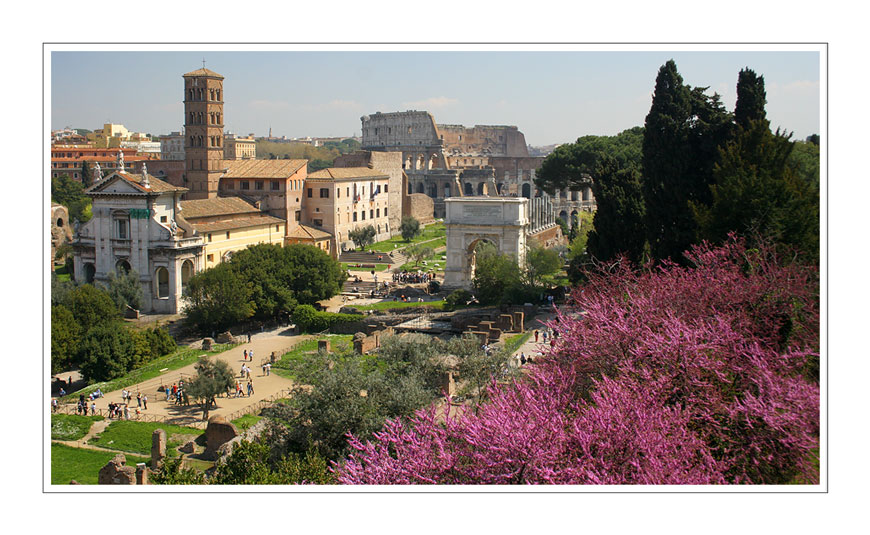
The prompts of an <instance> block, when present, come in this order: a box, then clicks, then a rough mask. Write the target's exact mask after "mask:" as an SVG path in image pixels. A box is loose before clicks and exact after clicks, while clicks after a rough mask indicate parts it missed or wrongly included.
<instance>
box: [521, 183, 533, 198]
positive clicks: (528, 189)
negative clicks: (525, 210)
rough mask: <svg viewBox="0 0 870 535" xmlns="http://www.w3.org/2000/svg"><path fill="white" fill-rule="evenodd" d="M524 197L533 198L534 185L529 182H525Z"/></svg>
mask: <svg viewBox="0 0 870 535" xmlns="http://www.w3.org/2000/svg"><path fill="white" fill-rule="evenodd" d="M523 197H525V198H526V199H531V198H532V186H530V185H529V184H528V183H525V184H523Z"/></svg>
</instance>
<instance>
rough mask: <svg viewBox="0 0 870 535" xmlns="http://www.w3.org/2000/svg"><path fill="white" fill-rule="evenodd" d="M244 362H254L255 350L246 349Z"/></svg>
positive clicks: (243, 354) (243, 356)
mask: <svg viewBox="0 0 870 535" xmlns="http://www.w3.org/2000/svg"><path fill="white" fill-rule="evenodd" d="M249 341H250V340H249ZM242 360H244V361H245V362H248V360H250V361H251V362H254V350H253V349H246V350H245V351H244V352H243V353H242Z"/></svg>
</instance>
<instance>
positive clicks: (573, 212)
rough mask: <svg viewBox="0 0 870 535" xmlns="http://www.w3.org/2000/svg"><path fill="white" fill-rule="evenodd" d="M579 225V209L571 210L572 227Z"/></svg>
mask: <svg viewBox="0 0 870 535" xmlns="http://www.w3.org/2000/svg"><path fill="white" fill-rule="evenodd" d="M576 225H577V210H572V211H571V228H574V227H575V226H576Z"/></svg>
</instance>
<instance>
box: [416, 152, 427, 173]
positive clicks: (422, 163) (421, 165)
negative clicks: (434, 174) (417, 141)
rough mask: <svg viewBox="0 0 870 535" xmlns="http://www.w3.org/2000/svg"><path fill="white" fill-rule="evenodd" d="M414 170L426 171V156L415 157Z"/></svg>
mask: <svg viewBox="0 0 870 535" xmlns="http://www.w3.org/2000/svg"><path fill="white" fill-rule="evenodd" d="M414 169H417V170H423V169H426V156H424V155H422V154H418V155H417V161H416V162H415V166H414Z"/></svg>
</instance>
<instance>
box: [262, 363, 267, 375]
mask: <svg viewBox="0 0 870 535" xmlns="http://www.w3.org/2000/svg"><path fill="white" fill-rule="evenodd" d="M261 368H263V375H261V377H265V376H266V365H265V364H263V365H262V366H261Z"/></svg>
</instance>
